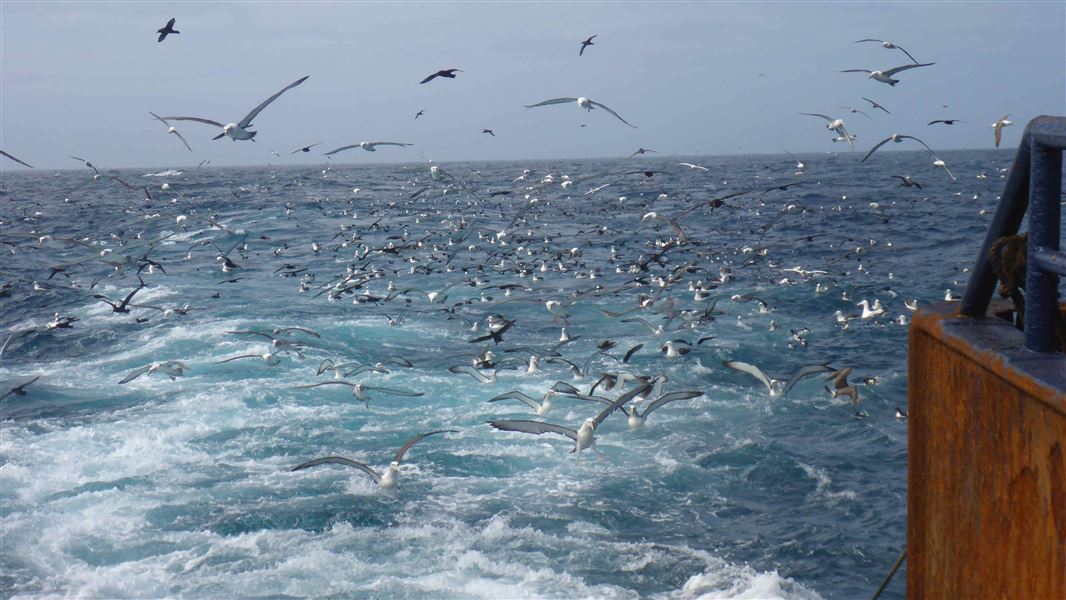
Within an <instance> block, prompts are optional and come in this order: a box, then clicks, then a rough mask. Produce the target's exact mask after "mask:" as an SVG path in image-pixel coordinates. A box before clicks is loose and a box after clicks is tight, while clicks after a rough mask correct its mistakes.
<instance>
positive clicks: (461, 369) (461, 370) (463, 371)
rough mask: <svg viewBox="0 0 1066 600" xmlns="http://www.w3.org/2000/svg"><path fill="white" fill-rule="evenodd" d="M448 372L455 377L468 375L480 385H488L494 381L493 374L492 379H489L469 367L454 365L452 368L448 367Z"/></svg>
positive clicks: (494, 376) (494, 375)
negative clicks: (455, 375)
mask: <svg viewBox="0 0 1066 600" xmlns="http://www.w3.org/2000/svg"><path fill="white" fill-rule="evenodd" d="M448 371H450V372H452V373H455V374H457V375H469V376H471V377H473V378H474V379H476V380H478V381H480V382H481V383H489V382H492V381H495V380H496V374H495V373H493V376H492V377H489V376H487V375H485V374H484V373H482V372H481V371H478V370H477V369H475V368H474V367H471V366H470V365H455V366H453V367H448Z"/></svg>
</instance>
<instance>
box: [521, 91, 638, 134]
mask: <svg viewBox="0 0 1066 600" xmlns="http://www.w3.org/2000/svg"><path fill="white" fill-rule="evenodd" d="M567 102H577V105H578V106H580V107H581V108H583V109H585V110H586V111H591V110H592V109H593V108H602V109H603V110H605V111H607V112H609V113H611V114H612V115H614V116H615V118H617V119H618V120H619V121H621V122H623V123H625V124H626V125H629V126H630V127H632V128H633V129H637V126H636V125H633V124H631V123H630V122H629V121H626V120H625V119H623V118H622V116H621V115H619V114H618V113H616V112H614V111H613V110H611V109H610V108H608V107H607V105H605V104H600V103H599V102H596V101H595V100H590V99H588V98H586V97H584V96H581V97H579V98H552V99H551V100H545V101H543V102H538V103H536V104H530V105H528V106H526V108H527V109H528V108H536V107H538V106H549V105H552V104H566V103H567Z"/></svg>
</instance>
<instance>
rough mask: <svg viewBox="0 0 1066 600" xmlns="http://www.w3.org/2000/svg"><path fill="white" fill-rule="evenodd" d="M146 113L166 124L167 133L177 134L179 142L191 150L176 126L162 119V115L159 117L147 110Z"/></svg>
mask: <svg viewBox="0 0 1066 600" xmlns="http://www.w3.org/2000/svg"><path fill="white" fill-rule="evenodd" d="M148 114H150V115H152V117H153V118H154V119H156V120H157V121H159V122H160V123H162V124H163V125H166V126H167V128H168V129H167V133H173V134H174V135H176V136H178V139H179V140H181V143H183V144H185V147H186V148H188V149H189V152H192V148H191V147H190V146H189V142H187V141H186V140H185V138H184V137H182V135H181V133H179V132H178V128H177V127H173V126H172V125H171V124H170V123H167V121H166V119H164V118H163V117H160V116H159V115H157V114H155V113H154V112H152V111H148Z"/></svg>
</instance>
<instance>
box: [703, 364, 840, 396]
mask: <svg viewBox="0 0 1066 600" xmlns="http://www.w3.org/2000/svg"><path fill="white" fill-rule="evenodd" d="M722 364H723V365H725V366H727V367H729V368H730V369H733V370H734V371H740V372H741V373H747V374H748V375H751V376H752V377H754V378H756V379H758V380H759V381H761V382H762V384H763V385H765V386H766V389H767V390H769V392H770V397H771V398H779V397H781V396H784V395H785V394H787V393H788V392H789V390H791V389H792V386H794V385H796V384H797V383H799V382H800V381H801V380H803V379H805V378H807V377H810V376H811V375H816V374H818V373H825V372H827V371H832V370H833V368H832V367H830V366H829V365H824V364H823V365H808V366H805V367H801V368H800V370H799V371H796V374H795V375H793V376H792V378H790V379H789V380H788V381H787V382H783V381H781V380H780V379H772V378H770V377H769V376H768V375H767V374H766V372H765V371H763V370H762V369H760V368H759V367H757V366H755V365H753V364H749V363H746V362H740V361H737V360H727V361H724V362H723V363H722ZM782 383H783V384H784V385H782Z"/></svg>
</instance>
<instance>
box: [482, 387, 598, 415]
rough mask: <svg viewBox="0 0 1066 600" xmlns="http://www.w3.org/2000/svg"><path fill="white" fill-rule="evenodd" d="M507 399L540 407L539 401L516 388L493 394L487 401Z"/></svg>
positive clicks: (535, 408)
mask: <svg viewBox="0 0 1066 600" xmlns="http://www.w3.org/2000/svg"><path fill="white" fill-rule="evenodd" d="M574 392H575V393H577V390H576V389H575V390H574ZM563 393H569V392H563ZM508 399H514V400H518V401H519V402H521V403H523V404H525V405H526V406H528V407H530V408H532V409H533V410H537V409H539V408H540V402H537V401H536V400H534V399H533V398H530V397H529V396H527V395H526V394H523V393H522V392H519V391H517V390H515V391H511V392H507V393H505V394H500V395H499V396H495V397H493V398H489V400H488V401H489V402H499V401H500V400H508Z"/></svg>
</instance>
